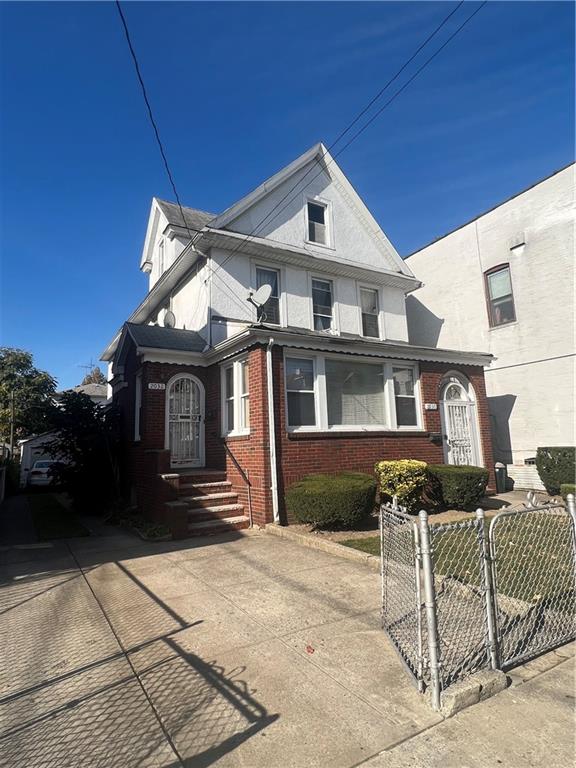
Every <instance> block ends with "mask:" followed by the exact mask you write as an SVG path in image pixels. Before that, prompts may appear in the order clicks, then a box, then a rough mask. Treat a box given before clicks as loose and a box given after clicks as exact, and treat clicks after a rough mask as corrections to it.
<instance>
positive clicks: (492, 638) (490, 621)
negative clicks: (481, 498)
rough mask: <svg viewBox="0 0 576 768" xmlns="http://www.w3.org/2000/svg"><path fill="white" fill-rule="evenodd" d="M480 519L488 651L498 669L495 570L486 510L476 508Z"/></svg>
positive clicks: (492, 664) (492, 662) (492, 665)
mask: <svg viewBox="0 0 576 768" xmlns="http://www.w3.org/2000/svg"><path fill="white" fill-rule="evenodd" d="M476 520H477V521H478V538H479V544H480V556H481V558H482V570H483V572H484V599H485V602H486V629H487V631H488V653H489V654H490V666H491V667H492V669H498V644H497V642H496V620H495V615H496V611H497V606H496V584H494V583H493V581H492V576H493V571H492V566H491V563H490V552H489V549H488V546H487V543H486V532H485V530H484V510H483V509H480V507H478V509H477V510H476Z"/></svg>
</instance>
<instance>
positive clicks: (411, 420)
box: [396, 397, 418, 427]
mask: <svg viewBox="0 0 576 768" xmlns="http://www.w3.org/2000/svg"><path fill="white" fill-rule="evenodd" d="M396 423H397V424H398V426H399V427H415V426H417V424H418V422H417V420H416V399H415V398H414V397H397V398H396Z"/></svg>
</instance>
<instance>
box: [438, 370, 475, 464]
mask: <svg viewBox="0 0 576 768" xmlns="http://www.w3.org/2000/svg"><path fill="white" fill-rule="evenodd" d="M473 407H474V406H473V403H471V402H470V400H469V399H468V396H467V395H466V393H465V392H464V389H463V387H462V386H461V385H460V384H456V383H453V384H449V385H448V386H447V387H446V389H445V391H444V399H443V400H442V416H443V421H444V433H445V434H444V439H445V451H446V458H447V460H448V463H449V464H458V465H464V464H468V465H473V464H477V463H478V459H477V451H476V440H475V434H474V426H473V425H474V421H473V417H474V413H473V410H472V409H473Z"/></svg>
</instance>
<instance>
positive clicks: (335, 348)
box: [251, 327, 492, 367]
mask: <svg viewBox="0 0 576 768" xmlns="http://www.w3.org/2000/svg"><path fill="white" fill-rule="evenodd" d="M251 330H252V333H253V335H254V336H256V337H260V338H261V339H262V340H264V339H269V338H270V337H271V336H272V337H273V338H274V343H276V344H278V345H279V346H286V347H295V348H298V349H309V350H320V351H323V352H344V353H347V354H353V355H364V356H368V357H382V358H392V359H396V360H415V361H422V360H423V361H427V362H440V363H450V364H455V365H458V364H459V365H476V366H482V367H484V366H487V365H489V364H490V361H491V360H492V355H490V354H488V353H484V352H461V351H459V350H456V349H436V348H433V347H417V346H413V345H412V344H392V343H389V342H368V341H360V340H358V339H343V338H341V337H338V336H330V337H327V338H326V339H324V338H322V337H320V336H309V335H308V334H301V335H299V334H297V333H282V331H274V332H271V331H270V329H269V328H262V329H258V328H254V327H253V328H252V329H251Z"/></svg>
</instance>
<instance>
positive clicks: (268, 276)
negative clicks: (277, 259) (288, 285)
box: [256, 267, 280, 325]
mask: <svg viewBox="0 0 576 768" xmlns="http://www.w3.org/2000/svg"><path fill="white" fill-rule="evenodd" d="M263 285H269V286H270V288H271V289H272V293H271V294H270V298H269V299H268V301H267V302H266V304H264V305H263V306H262V307H260V308H259V309H258V315H257V316H258V321H259V322H260V321H262V322H264V323H272V324H273V325H280V274H279V273H278V271H277V270H275V269H268V268H267V267H256V290H258V288H262V286H263Z"/></svg>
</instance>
